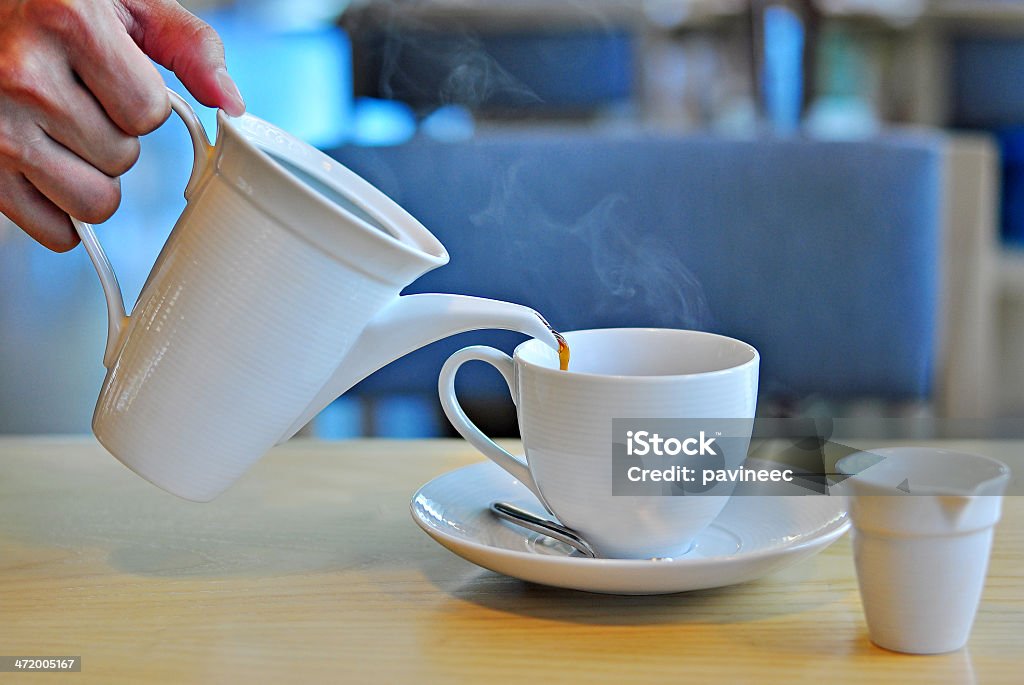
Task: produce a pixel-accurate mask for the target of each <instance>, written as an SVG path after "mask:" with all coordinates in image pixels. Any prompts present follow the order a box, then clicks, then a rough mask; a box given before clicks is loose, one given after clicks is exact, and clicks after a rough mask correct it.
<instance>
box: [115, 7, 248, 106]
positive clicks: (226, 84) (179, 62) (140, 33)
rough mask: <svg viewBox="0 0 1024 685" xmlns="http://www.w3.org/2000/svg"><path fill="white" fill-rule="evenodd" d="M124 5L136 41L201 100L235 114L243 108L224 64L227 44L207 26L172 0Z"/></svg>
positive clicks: (129, 30)
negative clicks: (225, 45)
mask: <svg viewBox="0 0 1024 685" xmlns="http://www.w3.org/2000/svg"><path fill="white" fill-rule="evenodd" d="M123 4H124V7H125V8H126V9H127V10H128V13H129V14H130V20H129V22H128V23H127V24H126V25H127V27H128V32H129V33H130V34H131V36H132V38H133V39H134V40H135V42H136V43H137V44H138V45H139V47H141V48H142V50H143V52H145V53H146V54H147V55H149V56H150V57H152V58H153V59H154V60H156V61H157V62H158V63H160V64H162V65H163V66H165V67H167V68H168V69H170V70H171V71H173V72H174V73H175V75H176V76H177V77H178V78H179V79H181V82H182V83H183V84H184V85H185V87H186V88H188V90H189V92H190V93H192V94H193V95H194V96H195V97H196V99H197V100H199V102H201V103H203V104H204V105H207V106H208V107H220V108H221V109H223V110H224V111H225V112H227V113H228V114H230V115H232V116H239V115H241V114H243V113H244V112H245V103H244V102H243V101H242V96H241V94H240V93H239V92H238V87H237V86H236V85H235V82H234V81H232V80H231V77H230V76H229V75H228V72H227V67H226V66H225V62H224V45H223V44H222V43H221V40H220V37H219V36H218V35H217V33H216V32H215V31H214V30H213V29H212V28H210V27H209V25H207V24H206V23H205V22H204V21H202V20H201V19H199V18H198V17H196V16H195V15H193V14H192V13H190V12H188V11H187V10H185V9H184V8H183V7H182V6H181V5H179V4H178V3H177V2H173V1H172V0H125V1H124V2H123Z"/></svg>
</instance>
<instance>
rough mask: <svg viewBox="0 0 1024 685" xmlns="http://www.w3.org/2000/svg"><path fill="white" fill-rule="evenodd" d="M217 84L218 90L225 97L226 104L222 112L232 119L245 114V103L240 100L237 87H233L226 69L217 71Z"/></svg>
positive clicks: (232, 81) (240, 96)
mask: <svg viewBox="0 0 1024 685" xmlns="http://www.w3.org/2000/svg"><path fill="white" fill-rule="evenodd" d="M217 84H218V85H220V89H221V90H222V91H223V92H224V94H225V95H226V96H227V102H226V103H224V104H225V106H224V107H223V109H224V111H225V112H227V113H228V114H230V115H231V116H233V117H237V116H241V115H242V114H245V101H244V100H242V94H241V93H240V92H238V86H237V85H235V81H234V79H232V78H231V76H229V75H228V72H227V69H223V68H222V69H218V70H217Z"/></svg>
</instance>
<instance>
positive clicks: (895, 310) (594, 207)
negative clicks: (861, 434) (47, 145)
mask: <svg viewBox="0 0 1024 685" xmlns="http://www.w3.org/2000/svg"><path fill="white" fill-rule="evenodd" d="M184 4H185V5H186V6H188V7H189V8H190V9H192V10H193V11H195V12H196V13H197V14H199V15H200V16H202V17H203V18H204V19H206V20H207V21H208V22H209V23H211V24H212V25H213V26H214V27H215V28H216V29H217V30H218V31H219V32H220V33H221V35H222V37H223V39H224V42H225V45H226V49H227V59H228V65H229V69H230V71H231V72H232V74H233V76H234V77H235V79H236V81H237V82H238V84H239V86H240V88H241V91H242V93H243V95H244V97H245V99H246V102H247V104H248V107H249V111H250V112H251V113H253V114H255V115H257V116H259V117H262V118H264V119H267V120H269V121H271V122H274V123H276V124H277V125H279V126H281V127H282V128H284V129H286V130H289V131H291V132H292V133H294V134H295V135H297V136H299V137H302V138H303V139H305V140H308V141H309V142H311V143H312V144H314V145H317V146H318V147H320V148H321V149H323V150H325V151H327V152H328V153H329V154H331V155H332V156H334V157H336V158H337V159H339V160H341V161H342V162H343V163H344V164H346V165H348V166H349V167H350V168H352V169H353V170H355V171H356V172H357V173H359V174H361V175H363V176H364V177H366V178H367V179H368V180H369V181H370V182H372V183H374V184H375V185H377V186H378V187H380V188H381V189H382V190H383V191H384V192H385V193H387V194H389V195H390V196H391V197H393V198H394V199H395V200H396V201H397V202H398V203H399V204H401V205H402V206H404V207H405V208H406V209H407V210H409V211H410V212H411V213H412V214H413V215H414V216H416V217H417V218H418V219H419V220H420V221H421V222H423V223H424V224H425V225H426V226H427V227H428V228H429V229H430V230H431V231H433V232H434V233H435V234H436V235H437V236H438V237H439V238H440V240H441V241H442V242H443V243H444V244H445V246H446V247H447V248H448V251H449V252H450V254H451V262H450V264H449V265H447V266H445V267H443V268H442V269H440V270H438V271H436V272H433V273H431V274H428V275H426V276H425V277H423V278H421V279H420V280H419V281H417V282H416V283H415V284H414V285H413V286H412V287H411V288H410V289H409V291H408V292H430V291H441V292H456V293H464V294H470V295H479V296H485V297H496V298H500V299H506V300H511V301H516V302H520V303H523V304H526V305H529V306H531V307H533V308H535V309H537V310H538V311H540V312H541V313H543V314H544V315H545V316H546V317H547V318H548V320H549V321H551V323H552V324H553V325H554V326H555V327H556V328H560V329H562V330H572V329H580V328H589V327H603V326H620V325H629V326H633V325H654V326H675V327H688V328H699V329H704V330H711V331H716V332H720V333H724V334H727V335H732V336H736V337H740V338H742V339H745V340H747V341H749V342H750V343H752V344H754V345H755V346H756V347H758V349H759V350H760V351H761V353H762V383H761V397H760V401H759V412H760V413H761V414H764V415H770V416H792V415H814V416H822V415H825V416H866V417H889V416H895V417H903V416H938V417H946V416H948V417H982V418H995V417H1014V416H1022V415H1024V2H1021V1H1017V0H948V1H947V0H817V1H812V0H779V1H777V2H776V1H772V0H753V1H750V0H603V1H598V0H594V1H588V2H579V1H576V0H501V1H500V2H499V1H497V0H408V1H406V0H386V1H378V0H361V1H357V0H353V1H352V2H340V1H337V0H305V1H303V0H289V1H287V2H286V1H285V0H250V1H248V2H246V1H242V0H239V1H237V2H186V3H184ZM165 76H166V78H167V82H168V84H169V85H170V86H171V87H174V88H176V89H177V90H179V91H182V89H181V87H180V84H178V83H177V82H176V80H175V79H174V78H173V76H170V75H167V74H165ZM201 113H202V116H203V118H204V123H206V125H207V126H208V127H209V128H211V130H212V128H213V126H214V123H213V116H212V113H211V112H209V111H203V112H201ZM190 162H191V154H190V152H189V142H188V138H187V135H186V133H185V130H184V127H183V126H181V125H180V124H179V123H178V122H177V121H174V120H172V121H170V122H169V123H168V124H167V125H165V126H164V127H162V128H161V129H160V130H159V131H157V132H156V133H154V134H152V135H150V136H147V138H146V139H145V140H144V141H143V153H142V158H141V160H140V162H139V164H138V165H137V166H136V168H134V169H133V170H132V171H131V172H129V173H128V174H127V175H126V176H125V177H124V179H123V183H122V188H123V195H124V200H123V202H122V206H121V209H120V210H119V211H118V213H117V215H116V216H115V217H114V218H113V219H112V220H111V221H109V222H107V224H105V225H103V226H101V227H100V228H99V229H98V230H99V234H100V236H101V238H102V239H103V241H104V245H105V247H106V249H107V251H108V253H109V255H110V258H111V261H112V262H113V264H114V266H115V269H116V270H117V272H118V275H119V277H120V280H121V285H122V288H123V289H124V291H125V298H126V301H127V302H133V301H134V300H135V298H136V297H137V295H138V292H139V290H140V288H141V287H142V284H143V282H144V280H145V277H146V275H147V274H148V272H149V269H150V268H151V266H152V264H153V261H154V260H155V258H156V256H157V253H158V252H159V250H160V248H161V246H162V245H163V242H164V241H165V239H166V237H167V234H168V232H169V230H170V229H171V227H172V226H173V224H174V222H175V220H176V218H177V216H178V214H179V213H180V212H181V209H182V208H183V206H184V201H183V199H182V191H183V188H184V184H185V180H186V179H187V177H188V173H189V166H190ZM342 299H343V298H341V297H339V300H342ZM105 326H106V315H105V311H104V304H103V299H102V295H101V291H100V287H99V283H98V281H97V280H96V276H95V273H94V272H93V270H92V267H91V266H90V264H89V262H88V260H87V258H86V255H85V253H84V250H82V249H81V248H78V249H76V250H74V251H73V252H71V253H68V254H64V255H57V254H52V253H50V252H48V251H46V250H45V249H43V248H42V247H40V246H38V245H36V244H35V243H33V242H32V241H31V240H30V239H28V238H27V237H26V236H25V235H23V234H22V233H21V231H20V230H18V229H17V228H16V227H15V226H13V225H12V224H10V223H9V222H6V220H4V219H3V218H2V217H0V433H86V432H88V431H89V422H90V416H91V413H92V408H93V403H94V401H95V397H96V395H97V393H98V392H99V388H100V384H101V382H102V379H103V373H104V371H103V367H102V364H101V357H102V349H103V344H104V338H105ZM521 340H522V337H520V336H516V335H513V334H510V333H509V334H505V333H494V332H477V333H466V334H462V335H460V336H456V337H455V338H453V339H450V340H446V341H441V342H438V343H435V344H433V345H431V346H428V347H427V348H425V349H423V350H421V351H418V352H416V353H414V354H412V355H410V356H408V357H406V358H404V359H402V360H399V361H397V362H395V363H394V364H392V365H390V366H388V367H386V368H385V369H383V370H381V371H380V372H378V373H376V374H374V375H373V376H371V377H370V378H368V379H367V380H366V381H364V382H363V383H361V384H360V385H359V386H357V388H355V389H354V390H352V391H350V392H349V393H347V394H346V395H345V396H344V397H342V398H340V399H339V400H338V401H336V402H335V403H334V404H332V405H331V406H330V407H328V408H327V409H326V410H325V411H324V412H323V413H322V414H321V415H320V416H319V417H317V419H315V420H314V421H313V422H312V423H311V424H310V426H308V427H307V429H306V430H305V433H306V434H309V435H315V436H319V437H323V438H343V437H349V436H355V435H381V436H390V437H419V436H429V435H448V434H450V429H449V427H448V425H447V422H446V421H445V420H444V418H443V416H442V415H441V413H440V408H439V405H438V402H437V399H436V378H437V373H438V371H439V369H440V366H441V363H442V362H443V360H444V358H446V356H447V355H448V354H450V353H451V352H452V351H454V350H455V349H457V348H459V347H462V346H464V345H467V344H476V343H484V344H492V345H496V346H498V347H501V348H503V349H506V350H511V349H512V348H513V347H514V346H515V344H517V343H518V342H520V341H521ZM480 366H483V365H480ZM459 389H460V393H462V395H463V396H464V397H465V398H466V399H465V404H466V405H467V411H468V413H469V414H470V415H471V416H472V417H473V418H474V419H476V420H477V421H478V422H479V424H480V425H481V427H483V428H484V429H485V431H488V432H491V433H493V434H497V435H515V433H516V425H515V416H514V410H513V407H512V404H511V401H510V400H509V399H508V397H507V390H506V389H505V387H504V384H503V383H502V382H501V380H500V378H499V377H498V376H497V374H494V373H493V371H490V370H488V369H484V368H480V369H476V368H473V367H472V366H470V367H468V368H466V369H464V370H463V371H462V372H461V374H460V385H459Z"/></svg>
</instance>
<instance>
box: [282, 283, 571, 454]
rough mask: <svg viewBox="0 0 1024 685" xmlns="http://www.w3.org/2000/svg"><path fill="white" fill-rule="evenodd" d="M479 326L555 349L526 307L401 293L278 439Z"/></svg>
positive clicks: (549, 332) (551, 336) (550, 333)
mask: <svg viewBox="0 0 1024 685" xmlns="http://www.w3.org/2000/svg"><path fill="white" fill-rule="evenodd" d="M481 329H500V330H507V331H516V332H519V333H524V334H526V335H529V336H531V337H534V338H537V339H538V340H542V341H544V343H546V344H547V345H548V346H550V347H551V348H552V349H554V350H558V339H557V337H556V336H557V333H555V331H554V329H552V328H551V326H550V325H549V324H548V322H547V321H545V320H544V317H542V316H541V315H540V314H539V313H537V312H536V311H534V310H533V309H530V308H529V307H524V306H523V305H519V304H513V303H511V302H502V301H500V300H490V299H487V298H483V297H470V296H468V295H443V294H421V295H403V296H401V297H399V298H397V299H396V300H395V301H394V302H393V303H392V304H391V305H390V306H388V307H387V308H386V309H384V310H383V311H381V312H380V313H379V314H378V315H377V317H376V318H374V319H373V320H372V321H370V323H369V324H367V326H366V328H365V329H363V332H362V333H361V334H360V335H359V339H358V340H356V342H355V344H354V345H353V346H352V348H351V349H350V350H349V351H348V353H347V354H346V355H345V358H344V359H343V360H342V362H341V364H340V365H339V366H338V368H337V370H336V371H335V372H334V375H333V376H332V377H331V378H330V380H328V381H327V383H326V384H325V385H324V387H323V389H322V390H321V391H320V393H319V394H318V395H317V396H316V397H315V398H314V399H313V402H312V403H311V404H310V405H309V407H308V408H307V410H306V411H305V412H304V413H303V414H302V415H301V416H300V417H299V418H298V419H297V420H296V421H295V422H294V423H293V424H292V425H291V427H289V429H288V431H287V432H286V433H285V434H284V436H282V438H281V442H284V441H285V440H287V439H288V438H290V437H292V436H293V435H295V433H297V432H298V431H299V429H301V428H302V427H303V426H305V425H306V424H307V423H309V421H310V420H312V419H313V417H314V416H316V415H317V414H319V413H320V411H321V410H322V409H323V408H324V407H326V406H327V405H328V404H330V403H331V402H333V401H334V400H335V399H336V398H338V397H339V396H341V395H343V394H344V393H345V391H347V390H348V389H349V388H351V387H352V386H353V385H355V384H356V383H358V382H359V381H361V380H362V379H364V378H366V377H367V376H369V375H370V374H371V373H373V372H374V371H376V370H377V369H379V368H381V367H383V366H386V365H387V364H389V363H390V362H392V361H394V360H396V359H398V358H399V357H403V356H405V355H407V354H409V353H410V352H413V351H414V350H418V349H419V348H421V347H423V346H424V345H429V344H430V343H432V342H435V341H437V340H440V339H442V338H447V337H448V336H450V335H455V334H457V333H465V332H467V331H475V330H481Z"/></svg>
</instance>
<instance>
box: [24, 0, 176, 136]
mask: <svg viewBox="0 0 1024 685" xmlns="http://www.w3.org/2000/svg"><path fill="white" fill-rule="evenodd" d="M32 5H33V6H34V7H36V9H35V10H34V11H35V12H37V13H38V15H39V16H37V17H36V19H37V21H39V22H40V23H41V24H43V25H45V26H46V28H47V29H48V30H49V31H51V32H52V33H53V34H54V35H56V36H59V37H62V38H63V40H62V43H63V45H64V47H65V49H66V50H67V57H68V60H69V62H70V66H71V69H72V70H73V71H74V73H75V74H77V75H78V77H79V78H80V79H81V80H82V82H83V83H84V84H85V87H86V88H87V89H88V90H89V91H90V92H91V93H92V94H93V95H94V96H95V98H96V100H97V101H98V102H99V103H100V105H101V106H102V107H103V109H104V111H105V112H106V114H107V116H108V117H109V118H110V120H111V121H113V122H114V124H116V125H117V126H118V127H119V128H120V129H121V130H122V131H123V132H125V133H127V134H129V135H132V136H140V135H144V134H146V133H150V132H151V131H153V130H155V129H156V128H158V127H159V126H160V124H162V123H163V122H164V120H166V119H167V117H168V115H170V112H171V105H170V101H169V100H168V98H167V92H166V90H165V88H164V83H163V79H161V78H160V74H159V73H157V71H156V67H154V66H153V64H152V62H150V61H149V59H148V58H147V57H146V56H145V55H144V54H142V52H141V51H140V50H139V49H138V47H137V46H136V45H135V43H134V42H133V41H132V38H131V36H129V35H128V34H127V32H126V31H125V30H124V26H123V24H122V22H121V18H120V17H119V16H118V15H117V13H116V12H115V10H114V7H113V5H112V4H108V3H96V2H92V3H86V2H56V1H55V0H43V1H42V2H36V3H32Z"/></svg>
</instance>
